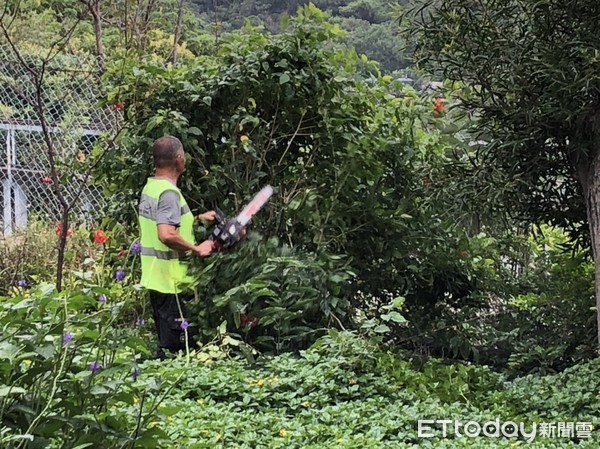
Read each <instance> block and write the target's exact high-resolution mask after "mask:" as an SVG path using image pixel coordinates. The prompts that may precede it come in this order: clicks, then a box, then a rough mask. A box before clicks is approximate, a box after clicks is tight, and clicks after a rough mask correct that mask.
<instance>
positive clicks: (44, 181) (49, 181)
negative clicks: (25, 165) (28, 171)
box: [42, 175, 53, 186]
mask: <svg viewBox="0 0 600 449" xmlns="http://www.w3.org/2000/svg"><path fill="white" fill-rule="evenodd" d="M52 183H53V181H52V178H51V177H50V176H48V175H46V176H44V177H43V178H42V184H44V185H45V186H49V185H50V184H52Z"/></svg>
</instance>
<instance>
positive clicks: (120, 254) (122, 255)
mask: <svg viewBox="0 0 600 449" xmlns="http://www.w3.org/2000/svg"><path fill="white" fill-rule="evenodd" d="M126 255H127V250H126V249H122V250H121V251H119V252H118V253H117V257H125V256H126Z"/></svg>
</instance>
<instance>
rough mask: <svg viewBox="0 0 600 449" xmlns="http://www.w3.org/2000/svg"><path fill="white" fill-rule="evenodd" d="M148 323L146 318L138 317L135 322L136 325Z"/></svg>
mask: <svg viewBox="0 0 600 449" xmlns="http://www.w3.org/2000/svg"><path fill="white" fill-rule="evenodd" d="M145 324H146V320H145V319H143V318H138V319H137V321H136V322H135V325H136V326H143V325H145Z"/></svg>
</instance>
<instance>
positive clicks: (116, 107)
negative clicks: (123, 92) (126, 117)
mask: <svg viewBox="0 0 600 449" xmlns="http://www.w3.org/2000/svg"><path fill="white" fill-rule="evenodd" d="M115 109H116V110H117V111H122V110H123V102H122V101H119V102H117V104H116V105H115Z"/></svg>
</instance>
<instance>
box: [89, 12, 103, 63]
mask: <svg viewBox="0 0 600 449" xmlns="http://www.w3.org/2000/svg"><path fill="white" fill-rule="evenodd" d="M90 5H93V7H92V8H90V12H91V13H92V18H93V19H94V34H95V35H96V55H97V56H98V58H99V59H100V64H101V66H102V68H104V44H103V43H102V12H101V11H100V0H97V1H95V2H94V3H93V4H90Z"/></svg>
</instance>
